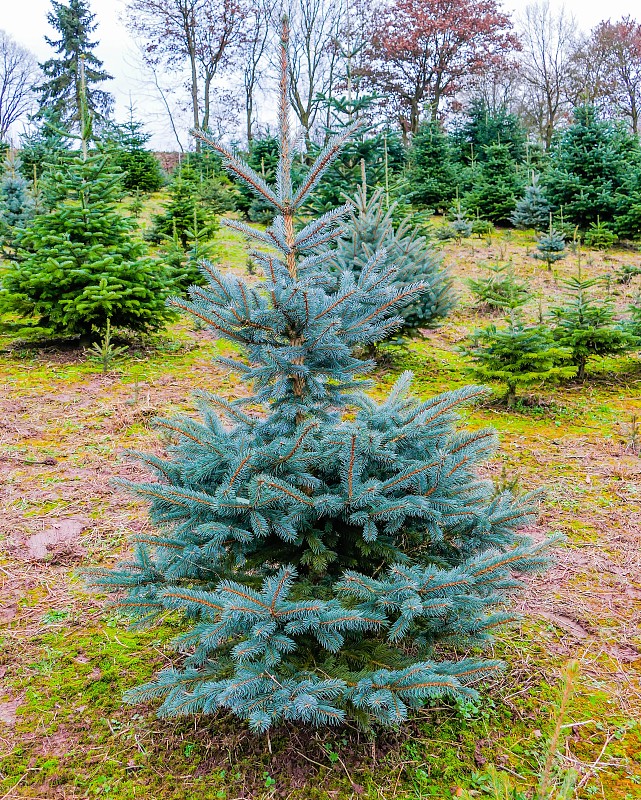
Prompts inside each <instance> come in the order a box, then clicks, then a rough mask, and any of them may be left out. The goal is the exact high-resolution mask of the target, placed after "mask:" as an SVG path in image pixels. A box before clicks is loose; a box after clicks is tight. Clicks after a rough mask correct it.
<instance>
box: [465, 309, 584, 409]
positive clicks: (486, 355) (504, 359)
mask: <svg viewBox="0 0 641 800" xmlns="http://www.w3.org/2000/svg"><path fill="white" fill-rule="evenodd" d="M465 352H466V354H467V355H468V356H469V357H470V358H471V360H472V361H473V362H474V371H475V373H476V374H477V375H478V376H479V377H480V378H483V379H484V380H491V381H500V382H501V383H504V384H505V386H506V389H507V392H506V395H505V402H506V403H507V405H508V407H510V408H511V407H513V406H514V404H515V402H516V396H517V395H516V393H517V389H518V388H520V387H522V386H523V387H525V386H534V385H540V384H543V383H546V382H550V381H558V380H560V379H562V378H569V377H571V376H572V375H573V374H574V367H573V366H572V365H571V364H569V362H570V360H571V358H572V351H571V350H570V349H569V348H567V347H562V346H560V345H559V344H558V343H557V342H555V341H554V338H553V336H552V332H551V331H550V330H549V329H548V328H546V327H545V326H543V325H528V326H526V325H523V323H522V322H521V321H520V320H519V319H518V317H516V315H514V314H513V315H512V316H511V317H510V319H509V320H508V326H507V328H502V329H501V328H497V327H496V326H495V325H489V326H488V327H487V328H485V329H484V330H478V331H475V332H474V334H473V335H472V336H471V342H470V345H469V346H468V347H467V348H466V349H465Z"/></svg>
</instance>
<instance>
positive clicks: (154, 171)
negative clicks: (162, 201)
mask: <svg viewBox="0 0 641 800" xmlns="http://www.w3.org/2000/svg"><path fill="white" fill-rule="evenodd" d="M111 136H112V139H113V146H114V153H113V161H114V163H115V165H116V166H117V167H119V168H120V169H121V170H122V172H123V179H122V180H123V185H124V187H125V189H126V191H128V192H137V191H138V192H144V193H146V194H150V193H151V192H157V191H158V190H159V189H160V188H161V187H162V185H163V183H164V177H163V174H162V170H161V169H160V163H159V161H158V159H157V158H156V156H155V155H154V154H153V153H152V152H150V151H149V150H147V149H146V148H145V145H146V144H147V142H148V141H149V139H150V138H151V135H150V134H148V133H145V130H144V126H143V124H142V122H138V121H136V120H135V119H134V116H133V108H130V109H129V120H128V121H127V122H126V123H124V124H123V125H114V126H112V132H111Z"/></svg>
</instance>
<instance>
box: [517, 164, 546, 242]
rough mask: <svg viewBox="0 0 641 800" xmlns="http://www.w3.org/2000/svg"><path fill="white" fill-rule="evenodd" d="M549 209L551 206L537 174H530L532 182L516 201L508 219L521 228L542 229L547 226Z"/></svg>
mask: <svg viewBox="0 0 641 800" xmlns="http://www.w3.org/2000/svg"><path fill="white" fill-rule="evenodd" d="M551 211H552V207H551V206H550V204H549V202H548V200H547V198H546V196H545V194H544V192H543V189H542V187H541V185H540V183H539V178H538V176H537V175H534V174H532V182H531V183H530V185H529V186H527V187H526V189H525V194H524V195H523V197H522V198H521V199H520V200H519V201H518V202H517V204H516V208H515V209H514V213H513V214H512V216H511V217H510V221H511V222H512V224H513V225H514V226H515V227H517V228H520V229H521V230H530V229H532V230H535V231H543V230H545V229H546V228H547V226H548V223H549V220H550V213H551Z"/></svg>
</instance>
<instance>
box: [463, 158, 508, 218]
mask: <svg viewBox="0 0 641 800" xmlns="http://www.w3.org/2000/svg"><path fill="white" fill-rule="evenodd" d="M522 191H523V184H522V181H521V177H520V176H519V174H518V172H517V165H516V162H515V161H514V159H513V158H512V157H511V155H510V150H509V148H508V146H507V145H504V144H494V145H490V146H489V147H488V148H487V152H486V154H485V160H484V161H483V162H482V164H481V166H480V172H479V174H478V177H477V179H476V182H475V184H474V187H473V188H472V191H471V192H469V193H468V194H467V195H465V197H464V199H463V204H464V206H465V208H466V209H467V210H468V211H470V212H472V213H473V214H478V215H479V216H480V217H483V219H489V220H491V221H492V222H499V223H504V224H506V223H509V221H510V217H511V215H512V213H513V212H514V210H515V208H516V202H517V198H518V197H520V196H521V193H522Z"/></svg>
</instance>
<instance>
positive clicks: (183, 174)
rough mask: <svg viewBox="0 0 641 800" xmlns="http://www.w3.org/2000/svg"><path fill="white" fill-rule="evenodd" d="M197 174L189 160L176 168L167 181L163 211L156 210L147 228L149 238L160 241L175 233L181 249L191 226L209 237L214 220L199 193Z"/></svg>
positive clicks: (189, 236) (187, 244) (187, 241)
mask: <svg viewBox="0 0 641 800" xmlns="http://www.w3.org/2000/svg"><path fill="white" fill-rule="evenodd" d="M199 188H200V178H199V176H198V173H197V172H196V171H195V170H194V169H193V168H192V166H191V165H190V163H189V162H188V161H187V162H184V163H182V164H181V165H180V167H179V168H178V169H177V171H176V173H175V175H174V177H173V179H172V181H171V183H170V184H169V198H168V200H167V201H166V202H164V203H163V204H162V206H163V209H164V211H163V213H162V214H157V215H156V216H155V217H154V220H153V227H152V229H151V231H150V232H149V239H150V240H151V241H152V242H161V241H162V240H163V238H164V239H167V237H173V236H174V234H177V235H178V238H179V239H180V244H181V246H182V248H183V250H185V251H186V250H188V249H189V247H190V244H191V242H192V240H193V231H194V228H197V229H198V230H199V231H200V232H201V235H202V236H204V237H209V238H211V237H212V236H213V235H214V234H215V232H216V230H217V229H218V220H217V218H216V216H215V215H214V214H211V213H208V212H207V211H206V210H205V208H204V206H203V203H202V201H201V199H200V197H199Z"/></svg>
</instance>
